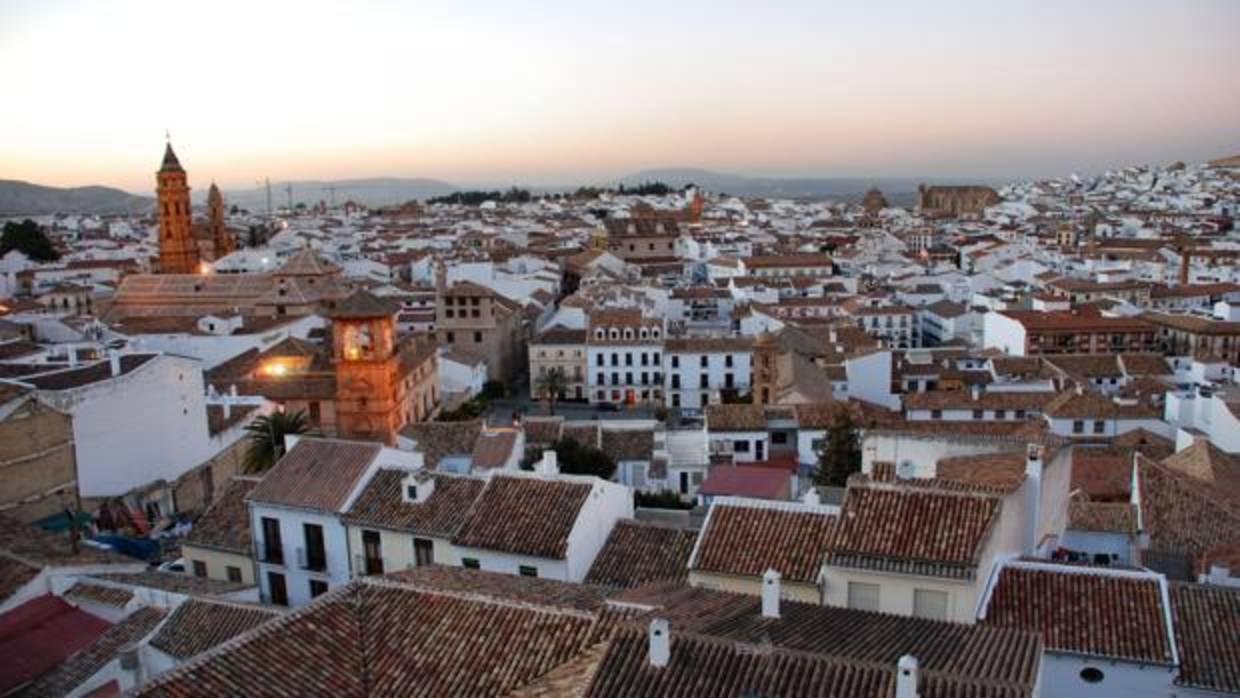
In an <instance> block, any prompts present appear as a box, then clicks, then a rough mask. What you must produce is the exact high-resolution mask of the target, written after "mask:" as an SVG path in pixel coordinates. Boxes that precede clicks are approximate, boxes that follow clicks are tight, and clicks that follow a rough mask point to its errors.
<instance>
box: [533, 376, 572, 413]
mask: <svg viewBox="0 0 1240 698" xmlns="http://www.w3.org/2000/svg"><path fill="white" fill-rule="evenodd" d="M534 387H535V388H537V389H538V394H539V395H540V396H541V397H542V398H543V399H544V400H546V401H547V411H548V413H550V414H555V403H556V402H558V401H559V399H560V396H561V395H563V394H564V391H566V390H568V376H566V375H564V369H562V368H560V367H559V366H555V367H553V368H552V369H551V370H549V371H547V372H546V373H544V374H542V375H541V376H539V377H538V380H537V381H535V383H534Z"/></svg>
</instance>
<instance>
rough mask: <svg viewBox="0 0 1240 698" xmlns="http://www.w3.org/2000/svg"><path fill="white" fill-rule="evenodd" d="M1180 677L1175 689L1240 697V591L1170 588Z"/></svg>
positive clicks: (1175, 585)
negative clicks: (1197, 690) (1222, 693)
mask: <svg viewBox="0 0 1240 698" xmlns="http://www.w3.org/2000/svg"><path fill="white" fill-rule="evenodd" d="M1169 592H1170V595H1171V611H1172V617H1173V618H1174V619H1175V640H1176V648H1177V649H1178V650H1179V652H1180V673H1179V674H1178V675H1177V676H1176V680H1175V682H1176V685H1179V686H1190V687H1192V688H1199V689H1203V690H1207V691H1219V692H1225V693H1240V589H1235V588H1226V587H1220V586H1214V585H1208V586H1207V585H1201V584H1180V583H1172V584H1170V585H1169Z"/></svg>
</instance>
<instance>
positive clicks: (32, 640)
mask: <svg viewBox="0 0 1240 698" xmlns="http://www.w3.org/2000/svg"><path fill="white" fill-rule="evenodd" d="M108 626H109V623H108V622H107V621H105V620H103V619H101V618H97V617H95V616H92V615H91V614H89V613H86V612H85V611H79V610H78V609H76V608H74V607H73V606H70V605H69V604H67V603H65V602H64V601H63V600H61V599H59V598H57V597H55V596H52V595H51V594H44V595H43V596H39V597H36V598H34V599H31V600H30V601H27V602H26V603H24V604H22V605H20V606H18V607H16V608H14V609H12V610H10V611H7V612H5V613H3V614H0V657H4V658H5V661H3V662H0V694H7V693H8V692H9V691H12V690H13V689H15V688H18V687H19V686H21V685H23V684H25V683H26V682H28V681H31V680H33V679H36V678H38V677H39V676H41V675H43V674H45V673H47V672H48V671H50V670H52V669H53V668H55V667H57V666H59V665H60V663H61V662H63V661H65V660H66V659H68V658H69V657H70V656H71V655H72V654H73V653H74V652H77V651H78V650H81V649H84V648H86V647H89V646H90V645H91V644H92V643H94V641H95V640H96V639H98V638H99V636H100V635H102V634H103V632H104V631H105V630H107V629H108Z"/></svg>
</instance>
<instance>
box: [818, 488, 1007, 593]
mask: <svg viewBox="0 0 1240 698" xmlns="http://www.w3.org/2000/svg"><path fill="white" fill-rule="evenodd" d="M1001 503H1002V500H1001V499H1000V498H999V497H996V496H991V495H986V494H976V493H955V492H946V491H943V490H936V489H922V488H908V487H901V486H898V485H883V484H871V485H868V486H865V487H849V488H848V493H847V494H845V495H844V504H843V506H842V507H841V511H840V516H839V523H838V524H837V525H836V527H835V535H834V537H833V538H832V541H831V546H830V551H829V552H828V554H827V564H829V565H838V566H843V567H865V568H874V569H883V570H887V571H891V572H902V573H906V574H922V575H928V576H941V577H971V576H972V575H973V574H974V573H975V572H976V568H977V563H978V558H979V557H980V555H981V552H982V547H983V546H984V545H985V544H986V541H987V539H988V538H989V535H990V531H991V528H992V526H993V525H994V522H995V521H996V520H998V517H999V508H1000V505H1001Z"/></svg>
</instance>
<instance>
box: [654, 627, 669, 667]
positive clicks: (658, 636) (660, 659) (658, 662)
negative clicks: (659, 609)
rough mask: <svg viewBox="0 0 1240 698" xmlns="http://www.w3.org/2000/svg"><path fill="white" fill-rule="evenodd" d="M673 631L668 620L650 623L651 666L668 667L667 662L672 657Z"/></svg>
mask: <svg viewBox="0 0 1240 698" xmlns="http://www.w3.org/2000/svg"><path fill="white" fill-rule="evenodd" d="M671 630H672V629H671V626H670V625H669V624H668V622H667V619H666V618H655V619H654V620H652V621H650V666H652V667H660V668H661V667H665V666H667V660H668V659H671V656H672V644H671V643H672V637H671Z"/></svg>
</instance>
